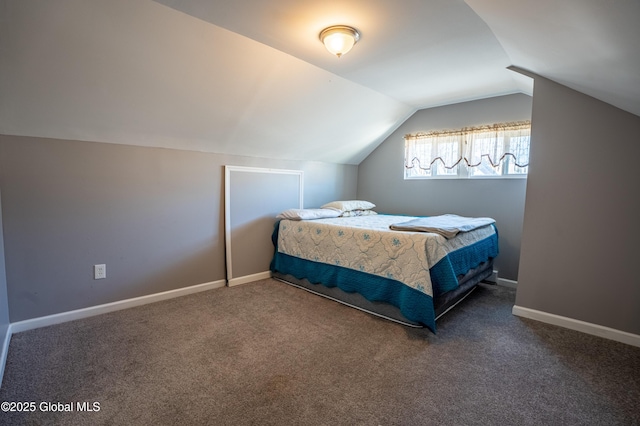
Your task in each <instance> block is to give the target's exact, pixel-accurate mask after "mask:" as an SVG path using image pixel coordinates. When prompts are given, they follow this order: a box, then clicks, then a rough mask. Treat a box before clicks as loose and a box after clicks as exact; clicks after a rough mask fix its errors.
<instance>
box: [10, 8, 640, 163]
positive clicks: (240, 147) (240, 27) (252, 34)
mask: <svg viewBox="0 0 640 426" xmlns="http://www.w3.org/2000/svg"><path fill="white" fill-rule="evenodd" d="M512 3H513V2H509V1H507V0H467V1H466V2H465V1H462V0H436V1H425V0H402V1H397V2H389V1H387V0H351V1H349V2H346V1H344V0H234V1H233V2H226V1H220V0H219V1H212V0H157V1H152V0H49V1H44V2H43V1H36V0H0V95H1V96H0V133H3V134H11V135H28V136H42V137H53V138H61V139H78V140H87V141H97V142H109V143H122V144H132V145H143V146H157V147H166V148H179V149H191V150H200V151H206V152H218V153H227V154H235V155H248V156H256V157H266V158H281V159H294V160H316V161H326V162H334V163H347V164H358V163H359V162H360V161H362V160H363V159H364V158H365V157H366V156H367V155H368V154H369V153H370V152H371V151H372V150H373V149H374V148H375V147H376V146H377V145H378V144H379V143H381V142H382V141H383V140H384V139H385V138H386V137H387V136H388V135H389V134H390V133H392V132H393V130H395V129H396V128H397V127H398V126H399V125H400V124H402V122H403V121H404V120H406V119H407V118H408V117H409V116H411V115H412V114H413V113H414V112H415V111H416V110H417V109H421V108H428V107H432V106H437V105H443V104H448V103H455V102H461V101H466V100H471V99H478V98H484V97H491V96H498V95H503V94H509V93H518V92H522V93H528V94H531V81H530V79H528V78H526V77H523V76H521V75H520V74H517V73H514V72H512V71H509V70H507V67H508V66H510V65H515V66H518V67H520V68H524V69H527V70H530V71H532V72H534V73H537V74H540V75H543V76H545V77H548V78H551V79H555V80H557V81H559V82H560V83H563V84H566V85H568V86H570V87H573V88H576V89H577V90H581V91H583V92H585V93H587V94H590V95H592V96H595V97H598V98H600V99H602V100H605V101H606V102H610V103H612V104H614V105H616V106H618V107H620V108H624V109H626V110H628V111H631V112H633V113H634V114H638V115H640V92H639V91H640V82H639V81H638V78H640V77H639V73H638V69H640V64H639V63H638V61H639V60H640V54H639V51H638V47H637V46H636V45H637V44H638V43H637V40H639V39H640V37H639V33H638V30H637V29H636V28H635V26H634V21H636V20H637V18H638V17H640V13H638V12H639V6H638V5H639V4H640V2H637V1H633V0H628V1H623V0H621V1H619V2H615V3H609V4H614V5H615V7H614V6H610V9H613V8H615V11H614V12H615V13H609V12H611V11H610V10H608V11H604V10H602V6H601V4H602V3H603V2H602V1H600V0H593V1H589V0H565V1H563V2H557V1H551V0H527V1H520V2H517V5H513V4H512ZM557 3H562V7H559V6H557ZM549 13H552V17H549ZM603 14H604V16H603ZM634 17H635V19H634ZM333 24H349V25H353V26H355V27H357V28H358V29H359V30H360V31H361V33H362V39H361V41H360V42H359V43H358V44H357V45H356V46H355V47H354V49H353V50H352V51H351V52H349V54H347V55H345V56H344V57H343V58H340V59H337V58H335V57H333V56H331V55H330V54H329V53H328V52H326V50H324V47H323V46H322V44H321V43H320V42H319V40H318V33H319V32H320V30H321V29H322V28H324V27H326V26H329V25H333Z"/></svg>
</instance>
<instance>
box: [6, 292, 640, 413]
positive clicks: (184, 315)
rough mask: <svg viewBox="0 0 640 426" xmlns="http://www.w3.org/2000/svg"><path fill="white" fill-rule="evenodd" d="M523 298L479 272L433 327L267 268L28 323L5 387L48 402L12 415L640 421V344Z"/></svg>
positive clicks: (10, 394)
mask: <svg viewBox="0 0 640 426" xmlns="http://www.w3.org/2000/svg"><path fill="white" fill-rule="evenodd" d="M514 299H515V292H514V290H511V289H508V288H504V287H497V286H490V285H484V284H483V285H481V286H480V288H479V289H478V290H476V291H475V292H474V293H473V294H472V295H471V296H469V298H467V300H465V301H464V302H463V303H462V304H460V305H459V306H458V307H456V309H455V310H453V311H451V312H449V313H448V314H447V315H445V316H444V317H443V318H442V319H441V320H439V321H438V334H437V335H434V334H432V333H430V332H429V331H428V330H425V329H412V328H406V327H403V326H400V325H397V324H394V323H391V322H388V321H385V320H381V319H378V318H376V317H373V316H370V315H368V314H365V313H362V312H359V311H356V310H354V309H351V308H348V307H345V306H342V305H340V304H338V303H335V302H332V301H329V300H326V299H323V298H320V297H318V296H315V295H312V294H310V293H307V292H305V291H303V290H300V289H297V288H294V287H290V286H288V285H286V284H283V283H280V282H277V281H274V280H265V281H260V282H256V283H251V284H245V285H241V286H237V287H232V288H224V289H218V290H211V291H208V292H204V293H199V294H194V295H191V296H185V297H181V298H177V299H172V300H168V301H164V302H159V303H155V304H151V305H146V306H142V307H138V308H133V309H128V310H124V311H119V312H114V313H110V314H106V315H102V316H97V317H92V318H88V319H83V320H79V321H74V322H69V323H65V324H60V325H56V326H51V327H47V328H42V329H38V330H32V331H28V332H24V333H19V334H16V335H14V336H13V338H12V340H11V344H10V347H9V354H8V359H7V366H6V370H5V376H4V381H3V383H2V388H1V389H0V401H14V402H18V401H20V402H30V401H33V402H35V403H36V410H35V411H34V412H31V413H2V412H0V424H3V425H20V424H71V425H76V424H77V425H86V424H92V425H96V424H113V425H121V424H122V425H165V424H166V425H174V424H181V425H182V424H185V425H187V424H196V425H198V424H210V425H243V424H260V425H269V424H273V425H290V424H295V425H354V424H358V425H432V424H433V425H442V424H447V425H492V424H495V425H632V424H640V348H636V347H632V346H628V345H624V344H621V343H617V342H613V341H609V340H605V339H601V338H598V337H594V336H590V335H586V334H581V333H578V332H574V331H571V330H566V329H562V328H558V327H554V326H550V325H546V324H542V323H538V322H535V321H529V320H525V319H521V318H518V317H515V316H513V315H512V314H511V308H512V306H513V303H514ZM43 402H44V403H45V404H44V405H42V404H41V403H43ZM78 402H87V403H89V404H87V405H86V406H87V407H92V408H96V406H94V405H93V403H94V402H97V403H99V411H92V412H78V406H77V403H78ZM57 403H60V404H59V405H56V404H57ZM70 403H71V404H72V405H67V406H66V407H69V406H72V407H73V409H74V412H70V413H66V412H51V411H42V409H43V408H44V409H51V408H58V407H65V405H64V404H70ZM51 404H53V405H51Z"/></svg>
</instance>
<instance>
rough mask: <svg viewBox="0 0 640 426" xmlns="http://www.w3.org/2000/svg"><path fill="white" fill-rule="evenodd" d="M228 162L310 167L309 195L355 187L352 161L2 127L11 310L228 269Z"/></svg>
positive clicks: (131, 292)
mask: <svg viewBox="0 0 640 426" xmlns="http://www.w3.org/2000/svg"><path fill="white" fill-rule="evenodd" d="M225 164H231V165H239V166H252V167H270V168H284V169H298V170H303V171H304V173H305V206H306V207H317V206H320V205H321V204H323V203H325V202H328V201H331V200H333V199H344V198H353V197H355V194H356V179H357V166H345V165H336V164H325V163H316V162H302V161H284V160H271V159H264V158H251V157H240V156H230V155H221V154H213V153H202V152H194V151H180V150H173V149H163V148H145V147H135V146H126V145H115V144H105V143H93V142H80V141H68V140H57V139H41V138H31V137H18V136H0V173H1V174H0V189H1V193H2V218H3V224H4V242H5V260H6V280H7V292H8V302H9V306H10V308H11V310H10V319H11V322H16V321H20V320H25V319H30V318H35V317H40V316H44V315H50V314H55V313H59V312H65V311H69V310H73V309H79V308H84V307H88V306H94V305H98V304H103V303H108V302H113V301H117V300H122V299H127V298H131V297H137V296H143V295H147V294H152V293H157V292H161V291H166V290H172V289H176V288H181V287H186V286H190V285H195V284H201V283H206V282H212V281H217V280H224V279H225V246H224V167H223V166H224V165H225ZM274 196H277V192H274ZM97 263H105V264H106V265H107V278H106V279H104V280H93V265H94V264H97ZM0 290H2V289H1V288H0ZM1 297H2V296H0V298H1ZM0 300H1V299H0Z"/></svg>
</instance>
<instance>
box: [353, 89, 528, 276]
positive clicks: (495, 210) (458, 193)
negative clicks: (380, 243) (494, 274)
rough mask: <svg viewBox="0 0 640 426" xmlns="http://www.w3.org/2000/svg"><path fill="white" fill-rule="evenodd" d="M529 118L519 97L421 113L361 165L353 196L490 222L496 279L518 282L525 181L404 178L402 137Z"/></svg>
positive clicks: (415, 211)
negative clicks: (496, 245) (494, 231)
mask: <svg viewBox="0 0 640 426" xmlns="http://www.w3.org/2000/svg"><path fill="white" fill-rule="evenodd" d="M530 118H531V97H529V96H526V95H522V94H517V95H509V96H502V97H496V98H490V99H483V100H478V101H472V102H465V103H460V104H455V105H447V106H443V107H438V108H430V109H425V110H420V111H418V112H416V113H415V114H414V115H413V116H412V117H411V118H409V119H408V120H407V121H406V122H405V123H404V124H402V126H400V127H399V128H398V129H397V130H396V131H395V132H394V133H393V134H392V135H391V136H390V137H389V138H387V139H386V140H385V141H384V142H383V143H382V144H381V145H380V146H378V148H377V149H376V150H375V151H374V152H373V153H371V154H370V155H369V156H368V157H367V158H366V159H365V160H364V161H363V162H362V163H360V166H359V168H358V198H361V199H365V200H369V201H371V202H373V203H375V204H376V205H377V210H378V212H385V213H403V214H409V215H436V214H442V213H456V214H459V215H463V216H490V217H493V218H495V219H496V221H497V226H498V230H499V233H500V255H499V256H498V259H497V261H496V269H498V270H499V276H500V278H505V279H510V280H517V279H518V264H519V259H520V236H521V232H522V220H523V215H524V201H525V189H526V179H483V180H480V179H447V180H441V179H438V180H404V168H403V163H404V139H403V137H404V135H405V134H406V133H414V132H419V131H429V130H439V129H456V128H461V127H465V126H473V125H480V124H489V123H498V122H503V121H517V120H528V119H530Z"/></svg>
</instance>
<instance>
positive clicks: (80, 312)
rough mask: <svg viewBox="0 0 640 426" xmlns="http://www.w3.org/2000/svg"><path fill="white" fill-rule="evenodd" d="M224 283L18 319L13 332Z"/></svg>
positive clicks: (132, 305)
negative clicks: (22, 319)
mask: <svg viewBox="0 0 640 426" xmlns="http://www.w3.org/2000/svg"><path fill="white" fill-rule="evenodd" d="M224 285H225V281H224V280H219V281H213V282H210V283H204V284H197V285H194V286H190V287H184V288H177V289H175V290H169V291H163V292H162V293H155V294H149V295H146V296H140V297H134V298H133V299H125V300H119V301H117V302H112V303H106V304H104V305H97V306H90V307H88V308H82V309H77V310H75V311H68V312H61V313H59V314H53V315H47V316H45V317H39V318H32V319H28V320H24V321H18V322H14V323H11V332H12V333H20V332H22V331H27V330H33V329H34V328H40V327H46V326H49V325H54V324H60V323H63V322H67V321H73V320H77V319H81V318H88V317H92V316H95V315H100V314H106V313H108V312H114V311H119V310H121V309H127V308H133V307H136V306H141V305H146V304H148V303H153V302H160V301H161V300H167V299H173V298H174V297H180V296H186V295H188V294H193V293H198V292H201V291H206V290H211V289H214V288H221V287H224Z"/></svg>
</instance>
